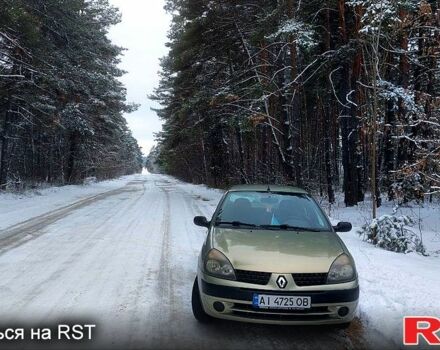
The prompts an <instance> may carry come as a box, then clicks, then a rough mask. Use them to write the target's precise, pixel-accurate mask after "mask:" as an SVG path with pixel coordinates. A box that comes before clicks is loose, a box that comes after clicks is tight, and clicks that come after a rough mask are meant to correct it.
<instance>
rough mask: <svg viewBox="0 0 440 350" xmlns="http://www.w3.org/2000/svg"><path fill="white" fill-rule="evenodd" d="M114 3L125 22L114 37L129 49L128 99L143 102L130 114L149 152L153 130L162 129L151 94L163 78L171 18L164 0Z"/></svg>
mask: <svg viewBox="0 0 440 350" xmlns="http://www.w3.org/2000/svg"><path fill="white" fill-rule="evenodd" d="M110 3H111V4H113V5H114V6H116V7H118V8H119V9H120V11H121V13H122V22H121V23H120V24H118V25H117V26H115V27H113V28H112V29H111V31H110V38H111V39H112V40H113V42H114V43H115V44H116V45H119V46H122V47H125V48H126V49H128V50H127V51H126V52H125V55H124V57H123V58H122V64H121V68H123V69H124V70H126V71H127V72H128V73H127V74H126V75H125V76H124V77H122V78H121V80H122V82H123V83H124V84H125V86H126V87H127V89H128V100H129V101H130V102H135V103H138V104H140V105H141V107H140V108H139V110H138V111H137V112H134V113H131V114H129V115H127V116H126V118H127V121H128V124H129V126H130V128H131V130H132V131H133V135H134V136H135V137H136V138H137V140H138V142H139V145H140V146H142V148H143V152H144V153H145V154H148V152H149V150H150V148H151V147H152V146H153V145H154V135H153V134H154V133H156V132H158V131H160V130H161V122H160V121H159V119H158V118H157V115H156V114H155V113H154V112H152V111H151V110H150V108H151V107H157V106H156V105H155V103H154V102H153V101H150V100H149V99H148V98H147V95H148V94H151V93H152V92H153V90H154V88H155V87H156V86H157V85H158V82H159V77H158V74H157V72H158V71H159V70H160V66H159V59H160V58H161V57H163V56H165V54H166V53H167V49H166V47H165V43H166V41H167V37H166V35H167V32H168V29H169V25H170V18H169V16H168V15H167V14H166V13H165V11H164V9H163V6H164V3H165V1H164V0H110Z"/></svg>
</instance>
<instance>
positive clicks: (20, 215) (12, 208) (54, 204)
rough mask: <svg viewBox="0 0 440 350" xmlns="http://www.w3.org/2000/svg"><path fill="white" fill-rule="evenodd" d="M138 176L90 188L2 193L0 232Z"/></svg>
mask: <svg viewBox="0 0 440 350" xmlns="http://www.w3.org/2000/svg"><path fill="white" fill-rule="evenodd" d="M136 177H137V175H131V176H124V177H121V178H119V179H116V180H109V181H103V182H96V183H90V184H87V185H71V186H62V187H49V188H46V189H36V190H30V191H26V192H24V193H21V194H13V193H2V194H0V230H4V229H6V228H7V227H10V226H13V225H16V224H18V223H21V222H23V221H26V220H28V219H31V218H34V217H37V216H40V215H43V214H45V213H48V212H50V211H51V210H55V209H58V208H60V207H63V206H66V205H69V204H72V203H74V202H76V201H79V200H81V199H84V198H86V197H90V196H93V195H96V194H99V193H104V192H107V191H111V190H114V189H117V188H120V187H123V186H125V185H126V184H127V183H129V182H130V181H132V180H134V179H136Z"/></svg>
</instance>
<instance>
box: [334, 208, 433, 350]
mask: <svg viewBox="0 0 440 350" xmlns="http://www.w3.org/2000/svg"><path fill="white" fill-rule="evenodd" d="M341 202H342V201H340V202H339V204H338V205H336V206H335V207H333V208H332V209H331V216H332V221H333V223H337V222H338V221H350V222H351V223H353V225H354V228H353V230H352V231H351V232H350V233H341V234H340V237H341V238H342V239H343V241H344V243H345V244H346V245H347V247H348V249H349V250H350V252H351V253H352V255H353V257H354V259H355V261H356V265H357V270H358V273H359V279H360V285H361V294H360V306H359V317H360V318H361V319H362V320H363V323H364V326H365V329H366V331H367V339H368V338H369V339H370V340H371V341H373V340H374V337H373V336H370V337H369V336H368V334H369V333H370V334H373V333H372V332H373V331H374V332H378V333H380V334H382V335H383V336H384V337H386V338H388V339H390V340H391V341H393V342H394V343H395V344H396V346H401V345H402V321H403V317H404V316H419V315H427V316H438V315H440V303H439V300H440V288H439V286H440V273H439V264H440V216H439V211H440V208H439V205H438V204H433V205H430V204H425V205H424V206H419V205H414V206H413V207H410V206H408V207H404V208H399V209H398V211H397V212H398V214H399V215H406V216H409V217H411V218H412V219H413V220H416V222H418V223H417V225H420V228H421V230H422V231H421V232H422V237H423V243H424V245H425V246H426V248H427V253H428V254H430V256H428V257H424V256H422V255H420V254H417V253H410V254H401V253H394V252H389V251H385V250H383V249H381V248H377V247H375V246H373V245H371V244H369V243H367V242H364V241H362V239H361V238H360V236H359V234H358V233H357V231H358V230H359V229H360V227H361V226H362V225H364V224H366V223H367V222H371V218H370V214H369V211H370V208H371V206H370V204H371V203H369V202H366V203H361V204H360V205H359V206H357V207H352V208H345V207H343V205H342V203H341ZM327 210H328V207H327ZM393 211H394V203H390V202H387V203H385V204H384V205H383V206H382V207H381V208H379V211H378V214H379V215H390V214H392V213H393Z"/></svg>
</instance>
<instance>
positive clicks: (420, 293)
mask: <svg viewBox="0 0 440 350" xmlns="http://www.w3.org/2000/svg"><path fill="white" fill-rule="evenodd" d="M100 194H104V196H101V197H99V195H100ZM105 194H107V195H105ZM222 194H223V191H221V190H216V189H210V188H208V187H206V186H202V185H191V184H186V183H183V182H180V181H178V180H176V179H174V178H171V177H168V176H164V175H151V174H148V173H147V172H145V173H144V174H143V175H136V176H129V177H124V178H121V179H118V180H114V181H106V182H101V183H92V184H89V185H86V186H67V187H62V188H48V189H44V190H39V191H34V192H28V193H25V194H23V195H12V194H2V195H0V225H1V226H0V227H1V229H3V232H8V230H10V227H11V226H13V225H17V224H19V223H21V222H24V221H26V220H27V221H28V223H27V224H26V225H27V226H26V230H28V231H29V232H28V233H29V234H30V235H31V236H32V239H30V240H28V241H26V242H25V243H24V244H20V245H17V246H14V247H13V248H12V249H8V250H5V251H2V250H1V249H0V320H1V321H3V322H4V321H7V320H12V321H17V322H18V321H19V320H20V319H23V320H26V321H29V320H32V321H33V322H36V323H38V322H40V323H41V322H48V321H50V320H54V319H55V320H56V319H60V318H63V317H65V316H66V315H69V317H71V318H74V317H75V316H78V317H83V316H84V315H91V316H92V317H95V320H96V321H97V322H98V321H99V327H101V331H100V337H102V338H101V339H106V341H109V342H111V344H112V345H113V346H117V345H121V344H122V343H121V342H123V341H126V337H127V336H128V337H129V345H130V346H131V347H134V346H136V345H139V344H145V343H146V342H148V344H149V345H150V346H152V347H164V348H169V347H170V346H172V344H176V342H179V344H184V346H185V347H187V348H206V347H210V348H212V349H216V348H221V349H226V348H239V347H243V346H244V347H248V346H253V347H254V348H262V349H264V348H275V347H277V348H283V347H284V348H286V347H288V346H289V344H291V343H292V341H295V342H296V341H299V343H301V344H305V347H306V348H310V347H312V348H326V347H328V346H330V347H331V348H333V347H335V346H336V345H339V346H340V345H341V342H346V341H347V339H346V338H347V337H342V338H341V337H338V336H337V335H335V334H334V332H333V331H325V330H320V331H319V332H314V331H311V330H302V331H301V332H299V333H298V332H293V333H292V332H291V331H289V330H286V331H285V332H284V331H282V330H275V329H274V328H270V327H264V326H261V327H260V326H248V325H236V324H234V325H229V324H219V325H218V326H217V327H216V328H215V329H211V330H209V331H207V330H206V329H205V328H203V327H202V328H201V327H200V326H199V325H197V323H196V322H195V321H194V320H193V318H192V314H191V310H190V303H189V300H190V293H191V284H192V281H193V278H194V276H195V271H196V264H197V256H198V254H199V251H200V248H201V245H202V243H203V240H204V238H205V234H204V229H202V228H197V227H195V226H194V225H193V223H192V219H193V217H194V216H195V215H204V216H207V217H208V218H209V217H211V215H212V214H213V212H214V210H215V208H216V206H217V203H218V201H219V200H220V198H221V196H222ZM96 196H98V197H96ZM86 199H87V200H88V202H87V203H86V204H87V205H82V206H78V207H75V208H70V207H69V205H71V204H73V203H76V202H78V201H84V200H86ZM339 199H341V198H339ZM62 207H67V209H65V213H64V214H63V215H64V216H62V217H60V218H56V217H55V219H54V218H53V216H54V215H58V212H59V210H60V208H62ZM323 207H324V209H325V210H326V211H327V212H329V213H330V215H331V217H332V221H333V222H334V223H336V222H338V221H351V222H352V223H353V224H354V226H355V227H354V229H353V230H352V231H351V232H349V233H341V234H340V237H341V238H342V239H343V241H344V242H345V244H346V245H347V247H348V248H349V250H350V251H351V253H352V254H353V256H354V258H355V261H356V264H357V269H358V273H359V278H360V284H361V295H360V306H359V311H358V317H359V318H360V320H361V322H362V324H363V329H364V337H365V338H366V341H367V342H368V343H369V344H370V345H371V344H373V345H374V344H378V345H381V344H383V343H382V342H381V337H382V338H384V339H385V338H386V339H387V340H388V341H392V342H393V343H394V344H395V345H396V346H399V347H400V346H401V344H402V340H401V339H402V318H403V316H406V315H435V316H439V315H440V303H439V300H440V288H439V286H440V273H438V271H439V263H440V217H439V215H438V213H439V207H438V204H432V205H425V206H424V207H420V206H414V207H412V208H411V207H408V208H401V209H399V210H398V213H399V215H407V216H410V217H412V218H413V219H415V220H416V222H417V227H418V226H419V225H420V228H421V232H422V234H423V241H424V244H425V246H426V247H427V252H428V254H429V256H428V257H424V256H421V255H419V254H416V253H410V254H398V253H394V252H389V251H385V250H383V249H380V248H376V247H374V246H373V245H371V244H369V243H367V242H364V241H363V240H362V239H361V237H360V236H359V234H358V233H357V230H358V228H359V227H361V226H362V225H364V224H365V223H366V222H369V220H370V218H369V214H368V213H369V204H368V203H362V204H361V205H359V206H358V207H353V208H345V207H343V205H342V201H341V200H340V201H338V204H337V205H333V206H332V207H329V206H328V204H325V202H323ZM393 209H394V204H393V203H386V204H385V205H384V206H383V207H382V208H380V209H379V215H386V214H391V213H392V212H393ZM16 227H18V228H20V227H21V226H20V225H17V226H16ZM14 230H16V228H15V229H14ZM1 234H2V231H0V248H1ZM96 318H98V319H96ZM89 321H93V318H92V319H91V320H89ZM289 329H290V328H289ZM311 332H312V333H311ZM226 334H227V335H228V336H227V337H225V335H226ZM292 337H299V339H297V338H294V339H293V338H292ZM218 339H221V341H218ZM328 342H330V345H329V343H328ZM332 342H333V343H332ZM123 345H127V344H126V343H124V344H123ZM324 345H325V346H324ZM333 345H335V346H333ZM323 346H324V347H323ZM343 347H345V348H347V347H350V346H347V344H345V345H343Z"/></svg>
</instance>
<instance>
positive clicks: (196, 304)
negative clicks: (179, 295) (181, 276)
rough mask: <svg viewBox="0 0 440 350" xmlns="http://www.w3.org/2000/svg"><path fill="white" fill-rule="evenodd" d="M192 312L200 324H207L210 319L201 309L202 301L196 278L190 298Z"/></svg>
mask: <svg viewBox="0 0 440 350" xmlns="http://www.w3.org/2000/svg"><path fill="white" fill-rule="evenodd" d="M191 305H192V312H193V315H194V317H195V318H196V320H197V321H199V322H200V323H209V322H210V321H212V317H211V316H209V315H208V314H207V313H206V312H205V310H204V309H203V305H202V300H201V299H200V291H199V283H198V281H197V277H196V279H195V281H194V285H193V289H192V297H191Z"/></svg>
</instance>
